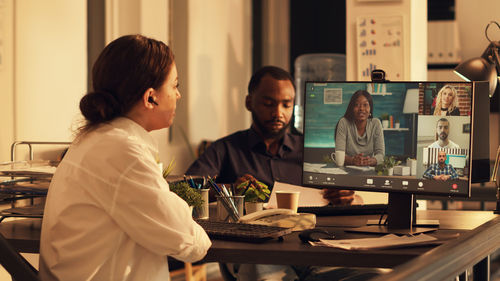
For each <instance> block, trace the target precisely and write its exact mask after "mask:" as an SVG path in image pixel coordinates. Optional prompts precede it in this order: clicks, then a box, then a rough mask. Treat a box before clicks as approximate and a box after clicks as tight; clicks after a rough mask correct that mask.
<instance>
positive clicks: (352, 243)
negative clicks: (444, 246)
mask: <svg viewBox="0 0 500 281" xmlns="http://www.w3.org/2000/svg"><path fill="white" fill-rule="evenodd" d="M436 240H437V238H436V237H433V236H430V235H427V234H418V235H410V236H406V235H405V236H397V235H395V234H388V235H385V236H382V237H377V238H362V239H343V240H327V239H320V242H309V243H311V245H313V246H325V247H333V248H339V249H344V250H376V249H388V248H400V247H405V246H415V245H427V244H432V243H431V242H434V241H436Z"/></svg>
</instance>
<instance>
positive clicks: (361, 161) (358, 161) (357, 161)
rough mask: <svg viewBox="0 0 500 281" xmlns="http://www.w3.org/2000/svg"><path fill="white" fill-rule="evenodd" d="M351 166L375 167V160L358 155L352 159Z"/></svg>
mask: <svg viewBox="0 0 500 281" xmlns="http://www.w3.org/2000/svg"><path fill="white" fill-rule="evenodd" d="M352 164H354V165H356V166H375V165H377V159H375V158H373V157H370V156H364V155H363V153H360V154H357V155H356V156H354V157H352Z"/></svg>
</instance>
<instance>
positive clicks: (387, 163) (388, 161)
mask: <svg viewBox="0 0 500 281" xmlns="http://www.w3.org/2000/svg"><path fill="white" fill-rule="evenodd" d="M400 163H401V161H399V160H396V158H394V156H385V157H384V162H383V163H382V164H378V165H377V166H375V171H376V172H377V175H379V176H381V175H385V176H387V175H389V169H390V168H394V166H397V165H399V164H400Z"/></svg>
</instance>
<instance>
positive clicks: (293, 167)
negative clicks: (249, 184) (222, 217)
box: [186, 129, 304, 186]
mask: <svg viewBox="0 0 500 281" xmlns="http://www.w3.org/2000/svg"><path fill="white" fill-rule="evenodd" d="M303 141H304V138H303V136H301V135H296V134H291V133H287V134H285V136H284V137H283V143H282V144H281V146H280V148H279V150H278V153H277V154H276V155H271V154H269V153H267V152H266V145H265V144H264V142H263V141H262V139H261V137H260V136H259V135H258V134H257V133H256V132H255V131H254V130H253V129H248V130H244V131H239V132H236V133H234V134H232V135H229V136H227V137H224V138H222V139H219V140H217V141H215V142H214V143H212V144H211V145H210V146H209V147H208V148H207V149H206V151H205V152H204V153H203V155H201V156H200V158H198V159H197V160H196V161H195V162H194V163H193V164H192V165H191V167H189V169H188V170H187V172H186V174H187V175H197V176H215V175H217V182H220V183H233V182H235V181H236V179H237V178H239V177H241V176H243V175H244V174H250V175H252V176H254V177H255V178H256V179H258V180H260V181H262V182H263V183H265V184H267V185H268V186H272V185H273V183H274V182H275V181H279V182H284V183H290V184H295V185H300V184H301V179H302V151H303Z"/></svg>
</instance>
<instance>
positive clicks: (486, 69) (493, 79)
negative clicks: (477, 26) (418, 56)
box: [454, 21, 500, 98]
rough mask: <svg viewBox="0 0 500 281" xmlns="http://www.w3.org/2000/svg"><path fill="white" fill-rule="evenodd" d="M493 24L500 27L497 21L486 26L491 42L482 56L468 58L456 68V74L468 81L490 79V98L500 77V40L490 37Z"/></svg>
mask: <svg viewBox="0 0 500 281" xmlns="http://www.w3.org/2000/svg"><path fill="white" fill-rule="evenodd" d="M491 24H495V25H496V26H497V27H498V28H500V25H499V24H498V23H497V22H496V21H491V22H489V23H488V25H487V26H486V29H485V31H484V33H485V35H486V39H488V41H489V42H490V44H489V45H488V47H487V48H486V50H485V51H484V52H483V54H482V55H481V57H479V58H472V59H469V60H466V61H464V62H463V63H461V64H459V65H458V66H457V67H456V68H455V70H454V72H455V74H457V75H458V76H460V77H461V78H463V79H465V80H466V81H489V82H490V98H491V97H492V96H493V94H494V93H495V90H496V88H497V84H498V80H499V79H500V76H499V75H500V56H499V55H498V48H500V41H497V42H495V41H492V40H491V39H490V38H489V37H488V28H489V27H490V25H491ZM497 98H498V97H497Z"/></svg>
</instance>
